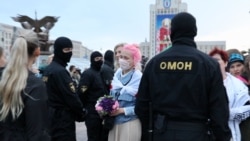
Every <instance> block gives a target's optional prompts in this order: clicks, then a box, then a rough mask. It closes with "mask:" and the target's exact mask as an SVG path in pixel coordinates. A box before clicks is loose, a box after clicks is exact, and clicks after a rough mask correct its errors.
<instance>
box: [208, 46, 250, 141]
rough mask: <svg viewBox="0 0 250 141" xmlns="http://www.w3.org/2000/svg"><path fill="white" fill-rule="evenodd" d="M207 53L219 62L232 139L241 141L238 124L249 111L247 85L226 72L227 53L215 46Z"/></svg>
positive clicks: (247, 115)
mask: <svg viewBox="0 0 250 141" xmlns="http://www.w3.org/2000/svg"><path fill="white" fill-rule="evenodd" d="M209 55H210V56H212V57H213V58H214V59H215V60H217V61H218V63H219V64H220V68H221V73H222V77H223V82H224V86H225V88H226V91H227V96H228V99H229V108H230V118H229V127H230V129H231V133H232V138H233V141H242V140H241V132H240V128H239V124H240V123H241V121H244V120H246V118H248V117H249V113H250V105H249V104H250V103H249V100H250V97H249V94H248V87H247V86H246V85H244V83H243V82H242V81H241V80H239V79H237V78H236V77H234V76H233V75H231V74H230V73H228V72H226V67H227V63H228V55H227V53H226V52H225V51H223V50H219V49H217V48H215V49H213V50H212V51H211V52H210V53H209Z"/></svg>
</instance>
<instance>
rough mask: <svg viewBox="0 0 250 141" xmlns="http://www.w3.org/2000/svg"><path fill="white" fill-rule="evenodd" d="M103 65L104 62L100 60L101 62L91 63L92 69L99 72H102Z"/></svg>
mask: <svg viewBox="0 0 250 141" xmlns="http://www.w3.org/2000/svg"><path fill="white" fill-rule="evenodd" d="M102 63H103V61H102V60H99V61H93V62H91V67H92V68H93V69H95V70H97V71H100V70H101V67H102Z"/></svg>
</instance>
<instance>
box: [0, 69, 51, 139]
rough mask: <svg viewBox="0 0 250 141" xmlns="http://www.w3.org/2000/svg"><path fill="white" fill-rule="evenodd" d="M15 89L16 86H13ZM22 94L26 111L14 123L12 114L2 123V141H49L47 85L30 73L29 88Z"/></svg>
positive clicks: (0, 135) (0, 131)
mask: <svg viewBox="0 0 250 141" xmlns="http://www.w3.org/2000/svg"><path fill="white" fill-rule="evenodd" d="M13 87H14V86H13ZM24 92H25V93H26V94H24V93H22V94H21V96H22V100H23V102H24V105H25V107H24V109H23V111H22V113H21V115H20V116H19V117H18V118H17V119H16V120H14V121H13V119H12V116H11V114H9V115H8V117H7V119H6V121H4V122H0V140H1V141H49V140H50V138H49V135H48V133H47V130H46V129H47V125H48V105H47V92H46V87H45V84H44V83H43V82H42V80H41V79H39V78H37V77H36V76H35V74H33V73H32V72H29V75H28V79H27V86H26V88H25V90H24Z"/></svg>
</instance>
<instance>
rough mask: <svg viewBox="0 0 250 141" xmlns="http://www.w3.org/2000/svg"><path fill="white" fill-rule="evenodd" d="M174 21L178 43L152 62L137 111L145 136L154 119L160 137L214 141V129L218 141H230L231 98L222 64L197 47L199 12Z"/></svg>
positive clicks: (157, 138) (160, 140)
mask: <svg viewBox="0 0 250 141" xmlns="http://www.w3.org/2000/svg"><path fill="white" fill-rule="evenodd" d="M181 19H183V20H185V21H183V20H181ZM186 22H191V25H189V24H190V23H186ZM172 24H173V25H172ZM172 24H171V26H172V28H174V29H171V31H173V36H172V37H171V39H172V42H173V46H172V47H171V48H170V49H168V50H166V51H164V52H162V53H160V54H158V55H157V56H155V57H154V58H153V59H151V60H150V62H149V63H148V64H147V66H146V69H145V71H144V73H143V76H142V80H141V83H140V87H139V91H138V95H137V101H136V106H135V112H136V114H137V115H138V117H139V119H140V120H141V122H142V129H143V136H142V140H143V141H145V140H148V139H149V136H148V134H147V130H148V128H149V127H150V126H151V125H150V122H149V119H150V118H152V120H151V121H152V122H153V124H152V126H153V129H154V131H153V134H152V135H153V139H154V141H163V140H167V141H177V140H178V141H208V140H209V139H211V138H212V136H210V135H209V134H207V133H208V129H209V128H211V130H210V133H211V132H212V133H213V134H214V137H215V138H216V141H229V139H230V138H231V133H230V129H229V127H228V119H229V109H228V100H227V95H226V91H225V88H224V86H223V80H222V76H221V73H220V67H219V64H218V63H217V62H216V61H215V60H213V59H212V58H211V57H209V56H208V55H206V54H205V53H202V52H200V51H198V50H197V49H196V45H195V42H194V40H193V37H194V36H195V35H196V25H195V19H194V18H193V16H191V15H190V14H187V13H181V14H178V15H177V16H176V17H175V18H174V19H173V20H172ZM194 25H195V29H194V27H193V26H194ZM176 26H179V28H178V29H180V30H181V31H179V30H178V29H175V28H177V27H176ZM183 26H184V27H185V26H186V27H187V28H188V29H186V28H183ZM190 26H191V27H190ZM176 30H177V31H176ZM194 32H195V33H194ZM150 102H152V104H149V103H150ZM149 105H152V109H150V107H149ZM151 110H152V111H151ZM150 111H151V112H150ZM149 113H152V116H150V114H149ZM208 120H209V121H210V122H209V123H208ZM149 135H150V134H149Z"/></svg>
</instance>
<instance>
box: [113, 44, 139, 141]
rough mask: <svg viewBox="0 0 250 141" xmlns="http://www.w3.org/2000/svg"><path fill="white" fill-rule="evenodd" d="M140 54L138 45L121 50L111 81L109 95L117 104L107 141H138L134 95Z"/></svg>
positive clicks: (137, 82)
mask: <svg viewBox="0 0 250 141" xmlns="http://www.w3.org/2000/svg"><path fill="white" fill-rule="evenodd" d="M140 61H141V52H140V50H139V47H138V45H136V44H126V45H124V47H123V48H122V50H121V54H120V58H119V66H120V69H118V70H117V71H116V73H115V75H114V78H113V81H112V89H111V95H112V96H113V97H115V99H117V100H118V102H119V109H118V110H116V111H114V112H113V113H112V115H111V116H115V124H114V127H113V129H112V130H111V131H110V132H109V141H140V140H141V123H140V121H139V119H138V118H137V116H136V115H135V112H134V106H135V100H136V94H137V91H138V87H139V84H140V80H141V76H142V73H141V70H140V69H138V68H140V65H141V64H140Z"/></svg>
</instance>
